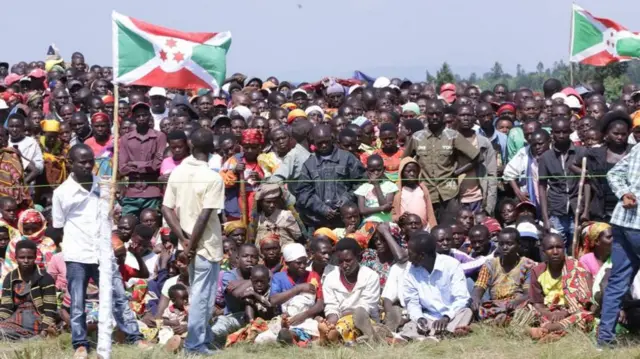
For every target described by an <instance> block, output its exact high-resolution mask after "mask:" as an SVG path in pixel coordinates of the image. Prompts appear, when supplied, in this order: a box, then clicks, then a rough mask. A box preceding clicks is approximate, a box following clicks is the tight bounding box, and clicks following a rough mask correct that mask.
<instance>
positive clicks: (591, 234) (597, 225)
mask: <svg viewBox="0 0 640 359" xmlns="http://www.w3.org/2000/svg"><path fill="white" fill-rule="evenodd" d="M607 229H611V226H610V225H609V224H608V223H604V222H591V223H590V224H588V225H587V226H586V227H585V228H584V229H583V230H582V235H583V237H584V242H583V246H582V251H580V256H582V255H583V254H586V253H589V252H592V251H593V247H595V245H596V242H597V241H598V237H600V234H601V233H602V232H604V231H606V230H607Z"/></svg>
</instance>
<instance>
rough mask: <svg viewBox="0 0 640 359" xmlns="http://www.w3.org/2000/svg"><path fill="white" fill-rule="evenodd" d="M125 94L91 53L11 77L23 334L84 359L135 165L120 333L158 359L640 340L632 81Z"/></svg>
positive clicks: (8, 132) (6, 96)
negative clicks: (446, 344)
mask: <svg viewBox="0 0 640 359" xmlns="http://www.w3.org/2000/svg"><path fill="white" fill-rule="evenodd" d="M112 79H113V73H112V69H111V68H110V67H101V66H98V65H93V66H90V67H89V66H88V65H87V63H86V62H85V58H84V56H83V55H82V54H81V53H78V52H76V53H74V54H73V55H72V57H71V61H70V62H65V61H64V60H63V59H62V58H61V57H60V56H59V55H58V54H50V55H49V56H48V57H47V59H46V61H35V62H31V63H26V62H19V63H16V64H14V65H12V66H9V64H7V63H0V119H1V120H2V126H0V214H1V216H2V217H1V219H0V256H1V257H2V260H3V262H2V266H1V272H0V280H1V283H2V297H1V298H2V299H1V300H0V336H1V337H2V338H3V339H6V340H23V339H30V338H34V337H37V336H43V337H47V336H55V335H58V334H59V333H61V332H63V331H68V332H71V337H72V344H73V348H74V350H75V353H74V358H78V359H81V358H86V357H87V355H88V354H87V353H88V350H89V348H90V343H91V342H92V341H93V340H95V333H96V331H97V326H98V313H99V300H98V298H99V297H98V292H99V289H98V288H99V286H98V284H99V280H100V273H99V270H98V264H99V258H101V253H100V249H99V245H98V242H99V238H100V232H101V225H99V222H100V218H103V217H104V216H105V213H107V212H108V211H110V210H111V209H110V208H109V200H108V198H109V193H108V191H104V190H101V189H103V187H102V186H101V183H105V182H107V181H109V180H110V179H111V177H112V176H113V175H114V174H115V173H117V183H118V186H117V187H118V188H117V202H116V205H115V208H113V216H112V217H110V218H112V223H109V224H108V226H109V231H110V232H112V235H111V242H112V248H113V258H114V263H115V264H114V266H117V267H116V268H117V270H116V271H115V272H114V273H113V278H112V279H113V297H112V298H113V311H112V312H113V320H114V322H115V323H116V331H115V333H114V340H115V341H118V342H123V343H129V344H133V345H137V346H138V347H139V348H141V349H146V348H150V347H152V346H154V345H162V346H164V347H165V348H166V350H169V351H172V352H175V351H177V350H179V349H180V348H184V350H185V351H187V352H189V353H195V354H204V355H207V354H212V353H213V352H215V351H216V350H220V349H223V348H228V347H233V346H235V345H238V344H240V343H256V344H260V343H270V342H279V343H284V344H289V345H297V346H301V347H306V346H309V345H332V344H333V345H338V344H342V345H356V344H358V343H362V342H389V343H401V342H406V341H416V340H433V341H439V340H454V339H453V338H455V337H459V336H464V335H468V334H469V333H470V331H471V327H470V325H471V323H473V322H479V323H484V324H488V325H495V326H500V327H506V326H521V327H522V328H524V329H523V330H526V331H527V332H528V333H529V334H530V335H531V337H532V338H533V339H534V340H537V341H540V342H549V341H553V340H557V339H559V338H561V337H562V336H563V335H565V334H566V332H567V331H568V330H572V329H575V330H581V331H584V332H586V333H591V334H592V335H594V336H596V337H597V341H598V344H599V345H601V346H608V345H613V344H614V343H615V339H616V335H624V334H623V333H633V332H635V331H636V330H638V329H639V328H640V310H639V309H640V306H639V305H638V303H640V302H639V300H640V282H638V281H640V279H638V277H636V272H637V270H638V266H639V264H640V261H639V260H638V258H639V257H638V253H640V251H639V250H638V248H640V232H639V231H640V217H639V216H638V214H637V195H638V191H639V190H640V187H638V182H639V181H640V176H638V173H639V171H640V146H634V145H635V144H636V142H637V141H640V111H638V112H636V109H640V91H639V89H638V86H636V85H635V84H627V85H625V86H624V88H623V90H622V93H621V94H620V99H619V100H615V101H613V99H607V98H605V96H604V93H605V88H604V86H603V85H602V84H601V83H598V82H590V83H588V84H582V85H581V86H580V87H576V88H572V87H570V86H569V84H562V83H561V82H560V81H559V80H557V79H553V78H550V79H548V80H547V81H545V82H544V86H543V89H542V91H541V92H536V91H532V90H531V89H509V88H507V86H505V85H501V84H499V85H496V86H495V87H494V88H492V89H480V88H478V87H477V86H475V85H474V84H468V83H457V84H453V83H446V84H442V85H440V86H437V87H436V86H434V84H429V83H425V82H411V81H409V80H400V79H397V78H393V79H389V78H385V77H379V78H377V79H376V80H375V82H373V83H364V82H360V81H358V80H354V79H339V78H324V79H321V80H320V81H318V82H313V83H300V84H293V83H291V82H286V81H280V80H279V79H277V78H276V77H269V78H268V79H265V80H264V81H263V80H262V79H259V78H247V77H246V76H245V75H243V74H234V75H232V76H231V77H229V78H228V79H227V80H226V81H225V83H224V84H223V86H221V89H217V90H216V91H211V90H209V89H194V90H181V89H171V88H162V87H145V86H120V87H119V88H118V90H119V91H118V92H119V97H118V98H114V95H113V86H114V85H113V84H112ZM116 101H117V103H116ZM115 131H118V134H119V140H118V142H117V144H116V143H114V142H115V141H114V135H115ZM116 145H117V146H118V150H119V151H118V159H117V161H115V159H114V148H115V146H116ZM583 163H586V167H585V169H584V170H583ZM116 169H117V171H116ZM581 174H585V176H586V179H585V180H584V184H581V181H580V177H581ZM574 241H577V243H574Z"/></svg>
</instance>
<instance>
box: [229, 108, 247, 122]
mask: <svg viewBox="0 0 640 359" xmlns="http://www.w3.org/2000/svg"><path fill="white" fill-rule="evenodd" d="M232 111H235V112H236V113H237V114H238V115H240V116H242V117H243V118H244V119H245V121H246V120H248V119H249V117H251V115H252V113H251V110H250V109H249V108H248V107H247V106H236V107H234V108H233V110H232Z"/></svg>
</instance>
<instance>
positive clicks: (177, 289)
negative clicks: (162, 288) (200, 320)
mask: <svg viewBox="0 0 640 359" xmlns="http://www.w3.org/2000/svg"><path fill="white" fill-rule="evenodd" d="M169 299H170V300H171V304H170V305H169V306H168V307H167V309H165V310H164V312H163V313H162V328H161V329H160V331H159V332H158V342H159V343H160V344H162V345H164V346H165V350H167V351H168V352H170V353H175V352H176V351H177V350H178V349H179V348H180V347H181V346H182V342H183V340H184V338H186V337H187V318H188V316H189V291H188V290H187V287H186V286H185V285H184V284H180V283H178V284H174V285H173V286H171V288H169Z"/></svg>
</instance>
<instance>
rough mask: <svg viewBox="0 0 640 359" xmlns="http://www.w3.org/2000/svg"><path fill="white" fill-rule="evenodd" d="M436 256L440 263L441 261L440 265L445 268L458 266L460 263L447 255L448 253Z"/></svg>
mask: <svg viewBox="0 0 640 359" xmlns="http://www.w3.org/2000/svg"><path fill="white" fill-rule="evenodd" d="M454 250H455V249H454ZM460 253H463V252H460ZM436 258H437V260H438V261H440V263H442V265H443V266H444V267H445V268H455V267H458V266H459V265H460V261H459V260H457V259H455V258H453V257H452V256H448V255H444V254H438V256H437V257H436Z"/></svg>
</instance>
